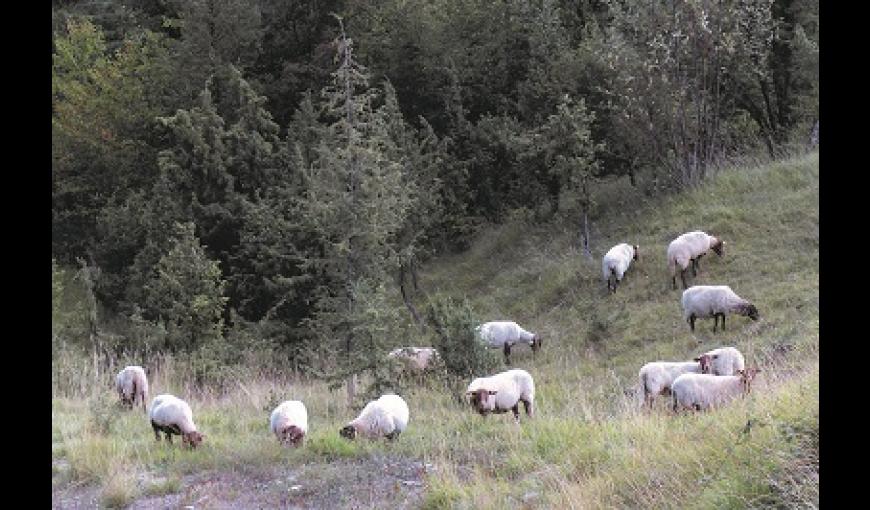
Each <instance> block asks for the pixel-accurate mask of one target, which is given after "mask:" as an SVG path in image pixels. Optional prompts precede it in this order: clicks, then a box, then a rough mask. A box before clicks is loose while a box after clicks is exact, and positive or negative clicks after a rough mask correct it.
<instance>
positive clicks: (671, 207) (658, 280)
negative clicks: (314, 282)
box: [52, 153, 819, 508]
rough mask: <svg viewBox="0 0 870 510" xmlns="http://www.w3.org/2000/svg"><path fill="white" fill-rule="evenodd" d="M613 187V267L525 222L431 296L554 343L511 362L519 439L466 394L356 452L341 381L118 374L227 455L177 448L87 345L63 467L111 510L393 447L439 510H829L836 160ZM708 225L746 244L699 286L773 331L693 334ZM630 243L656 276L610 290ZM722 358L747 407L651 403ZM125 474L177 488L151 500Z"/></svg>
mask: <svg viewBox="0 0 870 510" xmlns="http://www.w3.org/2000/svg"><path fill="white" fill-rule="evenodd" d="M608 186H609V187H608V188H607V189H606V190H605V191H604V194H605V195H606V194H611V195H612V196H614V197H616V196H619V197H623V198H621V199H620V200H621V201H622V203H621V204H619V203H618V202H617V201H615V199H614V202H609V201H608V202H607V203H608V204H611V205H612V204H615V205H613V206H612V207H602V208H601V210H600V211H599V215H598V216H596V217H595V218H594V227H595V228H594V230H593V233H594V234H595V237H593V242H594V255H595V260H592V261H590V260H589V259H588V258H586V257H585V256H584V255H583V254H582V253H581V252H580V251H579V250H578V249H577V247H576V232H570V231H568V230H566V229H565V227H564V223H563V224H559V223H558V222H557V223H553V224H548V225H543V226H542V225H537V226H530V225H529V224H527V223H524V221H523V220H522V219H518V220H517V221H516V222H513V223H508V224H504V225H501V226H498V227H493V228H492V229H489V230H487V231H485V232H483V233H482V234H481V235H480V236H479V237H478V238H477V240H476V242H475V243H474V244H473V246H472V247H471V249H470V250H469V251H467V252H466V253H463V254H460V255H452V256H445V257H442V258H440V259H438V260H435V261H433V262H431V263H430V264H429V265H427V266H426V267H424V268H423V270H422V271H421V274H420V285H421V287H422V288H423V289H424V290H426V291H428V292H430V293H434V292H439V293H443V294H448V295H451V296H454V297H457V298H461V297H467V298H468V299H469V301H470V303H471V305H472V306H473V308H474V310H475V312H476V315H477V316H479V317H482V318H486V319H489V318H492V319H495V318H511V319H514V320H517V321H518V322H520V323H521V324H523V325H524V326H526V327H527V329H530V330H532V331H536V332H538V333H540V334H542V335H543V337H544V338H545V343H544V349H543V351H541V352H539V353H537V355H536V356H534V357H533V356H532V355H531V353H530V352H529V351H528V350H527V349H516V350H515V352H514V353H513V354H512V360H513V365H514V366H515V367H518V368H524V369H526V370H528V371H530V372H531V373H532V375H533V376H534V377H535V382H536V386H537V395H536V408H537V415H536V416H535V418H533V419H529V418H527V417H526V416H525V415H523V416H521V422H522V424H521V425H519V426H518V425H515V424H514V423H513V420H512V419H510V417H509V415H494V416H489V417H486V418H484V417H481V416H479V415H476V414H474V413H472V412H471V411H470V409H468V408H467V406H464V405H463V404H462V403H461V399H459V398H458V397H460V395H458V394H457V390H456V389H455V388H453V387H448V386H442V385H440V384H439V383H429V384H426V385H419V386H415V387H412V388H411V389H409V390H408V391H407V392H405V393H404V394H403V396H404V397H405V399H406V400H407V402H408V404H409V406H410V410H411V420H410V425H409V427H408V429H407V430H406V432H405V433H403V434H402V436H401V438H400V439H399V441H398V442H396V443H392V444H388V443H384V442H355V443H349V442H346V441H344V440H343V439H341V438H339V436H338V429H339V428H340V427H341V426H343V425H344V424H345V423H346V422H347V421H348V420H349V419H351V418H352V417H353V415H354V414H355V412H354V411H353V410H348V409H346V408H345V406H344V398H343V395H342V394H340V393H337V392H333V391H330V390H329V388H328V387H327V386H326V384H325V383H322V382H319V381H314V380H306V379H304V378H301V377H300V376H299V375H298V374H292V373H286V374H284V376H282V377H279V376H277V375H276V374H275V373H274V372H273V371H272V370H266V369H262V370H258V369H257V368H256V365H253V364H252V365H250V366H251V367H252V368H250V369H249V370H246V371H244V372H240V373H239V374H238V375H237V377H235V378H234V379H233V382H232V384H231V385H230V386H229V387H228V388H225V389H224V390H223V391H216V390H212V389H209V388H197V387H196V386H195V385H194V384H193V382H192V381H191V380H190V378H189V376H188V374H187V371H186V370H185V363H184V361H183V360H181V359H178V358H175V357H172V356H165V357H160V358H157V359H153V360H147V361H148V362H147V363H145V361H142V360H116V361H113V364H115V365H116V366H118V367H120V366H123V363H126V362H128V361H135V362H137V363H141V364H146V365H150V366H151V367H152V368H153V372H152V374H151V375H150V379H151V386H152V394H153V395H156V394H158V393H163V392H171V393H175V394H178V395H181V396H184V397H185V398H186V399H188V401H189V402H190V403H191V406H192V408H193V411H194V416H195V419H196V422H197V425H198V426H199V428H200V429H201V430H202V431H203V432H204V433H205V434H206V440H205V443H204V445H203V447H201V448H199V449H197V450H196V451H184V450H182V449H181V448H180V446H179V445H178V444H175V445H172V446H170V445H167V444H165V443H163V442H160V443H158V442H156V441H155V439H154V435H153V433H152V431H151V428H150V426H149V425H148V422H147V419H146V417H145V415H144V413H143V412H142V410H141V408H139V409H136V410H133V411H124V410H121V409H120V408H113V407H112V403H113V402H114V400H116V397H115V395H114V394H113V392H112V390H111V378H112V377H113V373H112V372H111V371H107V372H106V373H104V374H93V373H90V372H88V370H89V368H88V367H89V366H90V360H89V359H88V358H86V357H85V356H83V355H81V354H76V353H75V352H74V351H73V350H72V349H70V350H69V352H66V353H65V355H64V356H61V357H55V359H54V360H53V362H54V363H53V375H54V376H56V377H53V388H52V396H53V398H52V441H53V446H52V457H53V459H55V460H64V461H66V462H68V464H69V467H68V471H67V473H66V476H67V477H68V479H69V480H74V481H81V482H83V483H99V484H101V485H102V490H103V501H104V504H106V505H109V504H116V505H123V504H124V503H125V502H128V501H130V500H131V499H133V498H135V497H137V495H139V494H148V493H160V492H161V491H173V490H180V488H181V486H182V485H183V483H182V482H181V481H180V480H182V479H183V477H184V475H185V474H188V473H194V472H199V471H202V470H208V469H217V470H234V471H240V472H246V471H256V470H259V469H264V468H267V467H268V466H274V465H289V466H299V465H307V464H313V465H321V464H326V463H334V462H337V461H340V460H342V459H354V458H358V459H367V458H374V457H373V456H374V455H376V454H377V453H378V452H382V451H387V452H390V453H391V454H395V455H400V456H403V457H406V458H412V459H417V460H419V461H421V462H422V463H423V464H424V465H425V464H431V465H432V466H433V468H432V469H431V470H429V472H428V475H427V477H426V493H425V495H424V498H423V501H422V506H423V507H424V508H505V507H507V508H517V507H527V508H614V507H619V508H647V507H656V508H658V507H663V508H745V507H770V506H776V507H795V506H800V507H806V506H810V507H814V506H815V507H817V506H818V405H819V398H818V342H819V340H818V331H819V316H818V267H819V266H818V219H819V218H818V215H819V210H818V154H817V153H814V154H810V155H808V156H804V157H797V158H792V159H788V160H784V161H777V162H773V163H768V164H764V165H760V166H755V167H749V168H742V169H736V170H723V171H721V172H720V173H718V174H717V175H716V176H715V177H714V178H712V179H710V181H709V182H708V183H706V184H704V185H703V186H701V187H699V188H697V189H695V190H693V191H690V192H686V193H683V194H679V195H672V196H665V197H659V198H649V197H646V196H644V195H643V194H642V192H641V191H639V190H633V189H630V188H629V187H627V185H626V184H625V183H609V184H608ZM620 186H625V189H622V188H620ZM635 199H636V200H635ZM694 229H703V230H706V231H708V232H713V233H716V234H718V235H721V236H722V237H724V238H725V240H726V243H727V244H726V249H725V255H724V256H723V257H722V258H717V257H715V255H712V254H711V255H709V256H707V257H704V259H703V260H702V262H701V265H702V272H701V273H700V274H699V276H698V278H697V279H695V280H694V281H693V282H691V281H690V284H691V283H707V284H714V283H722V284H728V285H730V286H731V287H732V288H734V290H735V291H736V292H737V293H738V294H740V295H742V296H744V297H746V298H747V299H750V300H751V301H753V302H754V303H755V304H756V305H757V306H758V308H759V310H760V313H761V316H762V318H761V320H759V321H758V322H751V321H749V320H748V319H745V318H741V317H733V316H732V317H729V318H728V324H727V329H726V331H725V332H724V333H716V334H714V333H713V332H712V321H700V322H699V323H698V324H697V325H696V331H695V332H694V334H693V333H691V332H690V331H689V328H688V325H687V324H686V323H685V322H684V321H683V320H682V318H681V311H680V306H679V296H680V291H674V290H671V288H670V285H671V283H670V275H669V274H668V272H667V270H666V266H665V248H666V246H667V243H668V242H669V241H670V240H671V239H672V238H673V237H675V236H676V235H678V234H680V233H682V232H685V231H688V230H694ZM623 241H627V242H631V243H633V244H639V245H640V261H639V262H637V263H635V264H634V265H633V266H632V268H631V269H630V270H629V272H628V274H627V276H626V279H625V280H624V281H623V283H622V285H621V286H620V288H619V290H618V291H617V293H616V294H615V295H609V294H608V293H607V292H606V288H605V284H604V282H603V280H602V279H601V276H600V256H601V255H602V254H603V253H604V252H605V251H606V250H607V249H608V248H609V247H610V246H612V245H613V244H616V243H618V242H623ZM397 294H398V293H397ZM397 299H398V296H397ZM419 304H421V305H422V303H419ZM402 340H403V341H404V342H405V343H407V344H409V345H413V344H415V340H416V339H414V338H408V339H402ZM720 345H734V346H736V347H738V348H739V349H740V350H741V351H743V352H744V354H746V357H747V361H748V364H749V365H750V366H759V367H761V368H762V370H763V371H762V373H761V375H760V377H759V379H758V380H757V384H755V386H754V389H753V392H752V393H751V394H750V395H749V397H748V398H746V399H740V400H737V401H735V402H733V403H732V404H731V405H728V406H726V407H724V408H722V409H720V410H716V411H713V412H709V413H698V414H692V413H689V414H680V415H673V414H672V413H671V412H670V410H669V406H668V403H669V402H667V398H662V399H660V401H659V402H658V403H657V405H656V407H655V409H654V410H653V411H651V412H647V411H643V410H642V409H641V407H640V401H641V399H640V395H639V393H638V392H637V381H636V378H637V371H638V369H639V368H640V366H641V365H642V364H643V363H645V362H647V361H651V360H656V359H669V360H680V359H689V358H690V357H692V356H694V355H696V354H698V353H700V352H703V351H705V350H708V349H711V348H714V347H717V346H720ZM289 398H293V399H300V400H303V401H304V402H305V403H306V406H307V407H308V412H309V419H310V423H309V430H310V432H309V436H308V437H307V438H306V446H305V447H304V448H301V449H286V448H280V447H278V443H277V441H276V439H275V438H274V437H273V436H271V434H270V433H269V430H268V416H269V411H271V408H272V406H274V405H275V404H277V402H279V401H281V400H284V399H289ZM176 443H178V441H177V440H176ZM121 471H123V472H124V473H139V474H142V473H146V474H147V473H150V474H153V475H154V476H156V477H159V478H161V479H167V480H171V481H170V482H166V486H165V487H164V486H163V485H160V484H158V485H154V486H152V485H148V484H147V483H143V482H141V480H140V478H137V477H131V476H118V475H117V473H118V472H121ZM162 483H163V482H161V484H162Z"/></svg>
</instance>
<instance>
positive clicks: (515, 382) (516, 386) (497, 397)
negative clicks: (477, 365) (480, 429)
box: [465, 369, 535, 423]
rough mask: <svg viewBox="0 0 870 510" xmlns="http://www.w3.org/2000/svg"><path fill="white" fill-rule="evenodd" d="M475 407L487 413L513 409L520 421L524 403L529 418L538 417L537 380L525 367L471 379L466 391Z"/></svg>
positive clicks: (482, 412)
mask: <svg viewBox="0 0 870 510" xmlns="http://www.w3.org/2000/svg"><path fill="white" fill-rule="evenodd" d="M465 395H466V396H468V397H470V403H471V405H472V407H474V409H475V410H476V411H477V412H478V413H480V414H481V415H483V416H486V415H487V414H489V413H496V414H501V413H506V412H508V411H513V413H514V420H516V422H517V423H519V421H520V409H519V406H520V402H522V403H523V407H525V409H526V415H527V416H528V417H529V418H532V417H533V416H534V401H535V381H534V380H533V379H532V376H531V375H530V374H529V373H528V372H526V371H525V370H520V369H513V370H507V371H505V372H501V373H498V374H495V375H492V376H489V377H478V378H477V379H474V380H473V381H471V384H469V385H468V388H467V389H466V391H465Z"/></svg>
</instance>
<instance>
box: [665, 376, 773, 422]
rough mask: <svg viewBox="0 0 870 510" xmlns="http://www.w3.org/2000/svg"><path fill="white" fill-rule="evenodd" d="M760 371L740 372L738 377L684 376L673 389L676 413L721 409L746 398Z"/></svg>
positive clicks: (677, 380) (676, 382)
mask: <svg viewBox="0 0 870 510" xmlns="http://www.w3.org/2000/svg"><path fill="white" fill-rule="evenodd" d="M758 372H761V370H760V369H757V368H750V369H748V370H739V371H738V372H737V374H736V375H721V376H719V375H712V374H683V375H681V376H679V377H677V379H676V380H675V381H674V384H673V386H672V388H671V393H672V394H673V401H674V407H673V410H674V412H675V413H676V412H678V411H679V410H680V409H681V408H682V409H693V410H696V411H702V410H707V409H710V408H711V407H719V406H721V405H722V404H725V403H727V402H729V401H731V400H733V399H734V398H736V397H737V396H738V395H742V396H746V395H747V394H748V393H749V391H750V386H751V384H752V380H753V379H754V378H755V375H756V374H757V373H758Z"/></svg>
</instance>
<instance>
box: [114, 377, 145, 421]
mask: <svg viewBox="0 0 870 510" xmlns="http://www.w3.org/2000/svg"><path fill="white" fill-rule="evenodd" d="M115 389H116V390H117V391H118V396H119V397H121V402H122V403H123V404H124V405H126V406H128V407H129V408H130V409H132V408H133V406H134V405H136V400H137V399H138V400H140V401H141V402H142V410H143V411H145V412H148V409H147V408H146V407H145V401H146V400H147V399H148V377H147V376H146V375H145V369H143V368H142V367H139V366H135V365H131V366H128V367H124V369H123V370H121V371H120V372H118V375H116V376H115Z"/></svg>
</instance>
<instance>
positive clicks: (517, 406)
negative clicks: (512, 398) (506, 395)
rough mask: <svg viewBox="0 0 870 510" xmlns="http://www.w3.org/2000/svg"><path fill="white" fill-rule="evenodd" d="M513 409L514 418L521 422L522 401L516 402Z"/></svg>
mask: <svg viewBox="0 0 870 510" xmlns="http://www.w3.org/2000/svg"><path fill="white" fill-rule="evenodd" d="M511 411H513V413H514V420H515V421H516V422H517V423H519V422H520V403H519V402H517V403H516V404H514V406H513V407H511Z"/></svg>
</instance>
